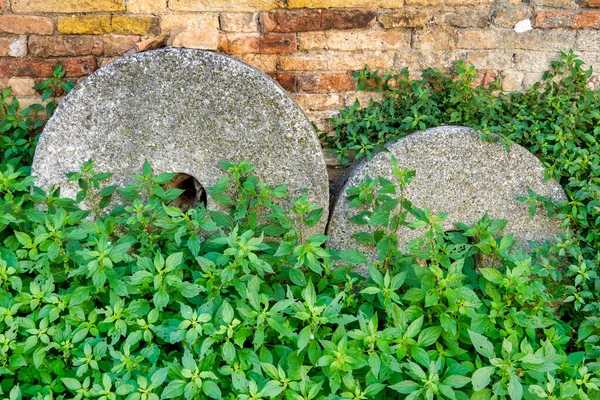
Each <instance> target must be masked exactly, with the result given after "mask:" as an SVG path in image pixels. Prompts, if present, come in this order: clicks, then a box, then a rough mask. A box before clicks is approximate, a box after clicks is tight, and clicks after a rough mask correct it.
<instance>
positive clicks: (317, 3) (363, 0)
mask: <svg viewBox="0 0 600 400" xmlns="http://www.w3.org/2000/svg"><path fill="white" fill-rule="evenodd" d="M438 1H439V0H438ZM403 6H404V0H289V1H288V7H289V8H355V7H368V8H377V7H380V8H402V7H403Z"/></svg>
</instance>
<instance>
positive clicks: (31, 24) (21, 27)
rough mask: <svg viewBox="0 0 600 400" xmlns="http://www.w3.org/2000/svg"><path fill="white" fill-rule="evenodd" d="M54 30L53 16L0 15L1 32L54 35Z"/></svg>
mask: <svg viewBox="0 0 600 400" xmlns="http://www.w3.org/2000/svg"><path fill="white" fill-rule="evenodd" d="M53 32H54V23H53V22H52V18H45V17H31V16H22V15H2V16H0V33H15V34H17V35H25V34H35V35H52V33H53Z"/></svg>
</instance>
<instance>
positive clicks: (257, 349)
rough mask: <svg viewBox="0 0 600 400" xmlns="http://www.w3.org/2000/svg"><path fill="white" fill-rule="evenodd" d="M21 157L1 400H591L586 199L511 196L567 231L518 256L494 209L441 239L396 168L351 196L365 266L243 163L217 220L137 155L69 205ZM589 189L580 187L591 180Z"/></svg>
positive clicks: (0, 345)
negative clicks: (124, 176) (408, 237)
mask: <svg viewBox="0 0 600 400" xmlns="http://www.w3.org/2000/svg"><path fill="white" fill-rule="evenodd" d="M565 62H566V61H565ZM569 62H572V61H569ZM567 64H568V63H567ZM558 67H560V66H557V67H556V68H558ZM563 67H564V66H563ZM561 68H562V67H561ZM469 70H470V69H469ZM469 74H470V72H469ZM59 78H60V79H62V77H59ZM440 79H442V78H440ZM443 79H446V78H443ZM448 79H450V78H448ZM574 80H575V81H576V82H577V83H578V84H579V83H580V79H579V78H577V79H574ZM369 81H371V78H369ZM57 82H58V81H57ZM448 84H450V83H448ZM552 84H554V83H552ZM453 85H454V84H453ZM559 85H560V84H559ZM393 87H395V86H394V85H391V84H390V88H393ZM453 87H454V86H453ZM455 87H456V90H457V92H456V98H457V99H458V100H457V101H456V102H455V103H454V104H455V106H454V107H455V111H453V112H456V113H457V114H456V115H457V116H459V118H462V117H460V116H466V115H471V114H472V113H474V112H475V111H473V110H466V109H464V108H465V107H467V105H468V104H471V101H473V96H475V95H472V93H470V92H468V90H470V89H468V88H469V87H470V84H469V85H467V84H466V83H464V82H463V83H460V84H458V83H457V84H456V85H455ZM576 87H578V88H579V89H577V90H579V91H582V90H583V89H582V88H581V86H576ZM44 90H45V89H44ZM390 90H391V89H390ZM477 90H483V89H477ZM570 90H572V91H571V92H569V93H574V90H575V89H570ZM586 90H587V89H586ZM460 91H465V93H462V92H460ZM460 93H462V94H460ZM540 93H542V92H540ZM586 93H587V92H586ZM490 96H491V95H490ZM540 96H542V95H541V94H540ZM573 96H574V94H573ZM442 97H443V96H442ZM492 100H493V98H492V97H490V101H492ZM444 101H445V100H444ZM493 101H496V100H493ZM565 104H570V107H573V104H571V103H568V102H565ZM589 107H590V108H591V107H592V106H591V105H590V106H589ZM563 111H564V112H565V113H566V110H563ZM357 112H358V111H357ZM371 112H372V114H376V113H377V109H376V107H375V106H373V108H372V111H371ZM589 112H590V113H592V110H591V109H590V110H589ZM13 115H14V114H13ZM10 118H12V117H11V115H10V114H7V116H6V119H7V120H10ZM465 118H466V117H465ZM590 118H592V117H590ZM594 118H595V117H594ZM418 120H419V121H418V122H417V124H416V125H414V127H421V125H420V123H421V121H423V118H420V117H419V119H418ZM426 121H428V120H426ZM3 123H5V122H4V120H2V121H0V124H3ZM403 123H407V124H408V123H410V124H414V119H413V120H412V121H411V120H407V121H406V122H403ZM424 123H429V122H424ZM390 124H391V122H390ZM356 129H359V128H356ZM360 129H362V128H360ZM486 129H487V128H486ZM493 129H495V128H491V127H490V128H489V129H488V130H489V131H490V132H492V131H493ZM6 132H7V133H6V135H8V136H11V135H13V134H14V133H13V131H12V130H7V131H6ZM357 132H358V130H357ZM494 133H495V132H494ZM11 137H12V136H11ZM506 140H507V141H509V140H511V137H507V138H506ZM548 140H550V139H548ZM31 143H32V145H33V144H34V143H35V141H32V142H31ZM381 143H383V141H382V142H381ZM565 143H566V142H565ZM565 146H569V148H572V146H571V145H570V144H565ZM3 149H4V150H5V151H6V149H7V148H3ZM27 154H28V153H27V152H25V153H19V152H18V151H17V152H15V151H11V152H10V153H8V155H5V157H4V158H3V159H2V161H1V162H0V195H1V196H0V394H3V395H5V397H8V398H9V399H11V400H13V399H15V400H18V399H23V398H35V399H40V400H41V399H44V400H45V399H54V398H56V399H69V398H75V399H84V398H85V399H88V398H89V399H96V398H97V399H102V400H104V399H128V400H143V399H148V400H157V399H171V398H177V399H179V398H183V399H238V398H239V399H276V398H279V399H291V400H303V399H305V400H312V399H318V400H325V399H326V400H329V399H332V400H333V399H375V398H402V399H426V400H429V399H458V400H466V399H472V400H480V399H481V400H483V399H486V400H487V399H511V400H520V399H527V400H529V399H532V400H534V399H535V400H537V399H596V398H599V397H600V390H599V388H598V384H600V376H599V372H598V371H599V369H600V364H599V357H600V352H599V351H598V345H597V340H598V337H599V335H598V328H599V327H600V322H599V321H598V317H597V316H596V315H597V312H596V307H597V305H598V302H597V299H596V296H597V295H596V293H597V292H598V291H597V288H598V287H600V286H598V285H599V284H598V278H597V273H596V271H597V268H598V261H597V259H595V258H594V256H593V254H592V252H591V249H593V248H594V246H595V242H594V241H595V240H596V238H595V237H594V236H593V235H591V236H585V235H589V233H588V232H591V231H593V229H595V226H596V225H597V221H596V222H595V224H596V225H592V224H590V220H589V214H590V213H592V212H593V211H589V209H586V210H587V212H588V214H585V218H583V216H584V215H582V212H581V211H580V204H585V205H586V207H590V204H592V205H591V207H595V205H594V203H591V201H592V200H590V198H591V197H593V192H590V193H592V194H590V195H589V196H588V197H586V196H583V195H577V196H578V197H577V196H575V198H576V199H578V200H577V201H576V202H572V203H571V202H570V203H569V206H570V208H569V212H568V213H567V212H566V208H565V206H564V205H561V204H558V205H552V204H551V203H550V202H549V201H548V200H547V199H544V198H541V197H539V196H537V195H536V194H535V193H530V195H529V196H527V197H525V198H524V199H523V201H527V202H528V203H529V204H530V207H531V210H532V212H535V211H537V210H539V209H542V208H547V209H548V212H551V213H554V214H556V215H559V216H562V218H564V219H565V221H567V222H568V224H569V226H570V227H571V230H570V233H569V234H568V235H566V236H565V237H564V238H563V239H562V240H561V241H559V242H558V243H555V244H546V245H544V246H542V247H540V248H537V249H535V250H534V251H533V252H532V253H523V252H518V251H514V250H513V239H512V237H511V236H510V235H509V236H502V229H503V227H504V225H505V222H503V221H492V220H490V219H489V218H488V217H484V218H482V219H481V220H480V221H478V222H477V223H476V224H474V225H473V226H467V225H464V224H458V226H457V230H456V231H453V232H444V231H443V230H442V229H441V225H440V224H441V222H442V221H443V220H444V218H445V214H439V215H432V214H431V212H430V211H429V210H427V209H418V208H416V207H414V206H413V205H412V204H411V203H410V201H409V199H407V198H406V196H405V193H406V187H407V185H410V184H411V180H412V178H413V177H414V172H412V171H408V170H404V169H402V168H401V167H400V166H399V165H398V163H396V162H395V161H394V160H392V170H393V175H394V179H393V180H392V181H390V180H386V179H383V178H381V177H375V178H368V179H367V180H366V181H365V182H363V183H362V184H361V185H359V187H357V188H356V189H353V190H351V191H349V193H347V195H348V196H349V200H350V202H351V205H352V206H353V207H355V208H356V212H357V216H356V217H354V218H353V221H354V222H356V223H360V224H362V225H363V226H365V231H364V232H361V233H359V234H357V235H356V239H357V241H358V242H360V243H362V244H364V245H369V246H375V247H376V249H377V252H378V254H379V259H378V260H376V261H374V262H372V263H369V261H368V260H367V258H366V257H365V256H364V255H362V254H361V253H360V252H359V251H357V250H356V249H346V250H342V251H333V250H330V249H327V247H326V241H327V236H325V235H322V234H313V235H310V234H308V233H307V232H308V229H307V228H310V227H312V226H314V225H316V224H317V223H318V222H319V221H320V219H321V218H322V210H320V209H318V208H317V207H315V206H314V205H312V204H310V202H309V201H308V200H307V195H306V194H303V195H301V196H299V197H298V198H295V199H290V198H289V195H288V193H287V188H286V187H285V186H280V187H270V186H268V185H266V184H265V183H264V182H262V181H261V180H260V179H259V178H258V177H257V176H254V175H253V174H252V172H253V169H254V166H253V165H251V164H250V163H248V162H241V163H238V164H232V163H227V162H223V163H222V165H221V166H222V168H223V170H224V171H225V173H226V175H227V176H226V177H225V178H223V179H221V180H220V181H219V182H218V183H217V184H215V185H214V186H212V187H209V188H207V190H208V193H209V195H210V196H211V198H212V199H213V200H214V201H215V202H216V203H217V204H219V207H220V208H219V211H217V210H212V209H207V208H206V207H205V206H204V205H202V204H200V205H199V206H198V207H196V208H191V209H189V210H186V211H182V210H181V209H180V208H178V207H175V206H173V205H171V202H172V201H173V200H174V199H176V198H177V197H178V196H179V195H181V192H182V191H181V190H180V189H174V188H171V189H165V184H166V183H168V182H169V181H170V180H171V179H172V178H173V177H174V174H169V173H165V174H155V173H154V171H153V169H152V167H151V165H150V163H145V164H144V166H143V168H142V171H140V173H139V174H138V175H136V176H135V177H134V181H133V183H131V184H130V185H128V186H127V187H122V188H117V187H114V186H111V185H108V184H107V182H108V178H110V174H108V173H105V172H99V171H96V169H95V167H94V164H93V162H92V161H89V162H88V163H86V164H85V165H83V166H82V167H81V169H80V171H79V172H75V173H72V174H69V179H71V180H72V181H74V182H77V184H78V185H79V188H80V192H79V193H78V194H77V196H76V199H64V198H61V197H60V190H59V189H58V188H56V189H53V190H51V191H50V192H49V193H44V192H43V191H42V190H41V189H39V188H35V187H34V186H33V179H32V177H30V176H29V170H30V168H29V165H28V164H27V163H28V162H29V160H30V158H28V156H27ZM366 154H367V153H366V152H365V155H366ZM590 154H591V153H590ZM552 160H553V158H552V157H551V156H548V158H547V160H546V161H545V162H548V163H549V162H556V163H560V162H561V161H552ZM560 165H562V164H560ZM592 166H593V163H592V165H591V166H590V168H592V169H593V167H592ZM588 177H589V174H588V175H585V174H584V173H583V172H582V175H580V179H581V180H580V181H578V182H580V184H581V185H583V184H586V183H585V182H588V184H589V185H592V183H593V184H596V183H597V182H595V180H593V179H591V180H588V181H585V180H584V178H585V179H588ZM561 179H562V178H561ZM589 181H591V183H590V182H589ZM566 182H567V184H571V182H575V180H573V181H571V180H568V179H567V180H566ZM563 183H564V180H563ZM567 190H569V189H567ZM569 193H570V192H569ZM115 197H119V200H120V201H119V204H121V205H120V206H117V207H111V202H112V200H113V199H114V198H115ZM570 201H571V200H570ZM573 201H574V200H573ZM573 209H575V210H576V211H575V212H574V211H573ZM567 214H568V215H567ZM581 221H588V222H587V223H588V226H587V227H586V226H584V225H583V222H581ZM415 228H419V229H422V228H424V229H425V231H426V232H425V234H424V235H423V237H422V238H419V239H416V240H415V241H413V242H412V243H411V244H410V245H409V249H408V253H407V254H404V253H403V252H401V251H399V249H398V246H397V234H398V232H399V230H400V229H415ZM586 229H587V230H586ZM482 256H485V257H482ZM482 259H487V260H494V265H495V266H496V267H495V268H491V267H490V266H489V265H487V264H486V263H484V262H482V261H481V260H482ZM356 264H370V265H369V272H370V277H369V278H365V277H362V276H360V275H357V274H355V273H354V272H353V267H355V266H356Z"/></svg>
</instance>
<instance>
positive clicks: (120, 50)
mask: <svg viewBox="0 0 600 400" xmlns="http://www.w3.org/2000/svg"><path fill="white" fill-rule="evenodd" d="M148 40H150V39H148ZM139 41H140V37H139V36H133V35H108V36H103V37H102V46H103V51H102V54H104V55H105V56H119V55H123V54H125V53H126V52H127V51H129V50H131V49H133V48H136V49H137V47H136V46H137V44H138V42H139Z"/></svg>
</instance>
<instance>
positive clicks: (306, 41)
mask: <svg viewBox="0 0 600 400" xmlns="http://www.w3.org/2000/svg"><path fill="white" fill-rule="evenodd" d="M298 38H299V48H300V50H320V49H329V50H341V51H352V50H402V49H407V48H410V32H408V31H403V30H385V31H374V30H367V31H325V32H304V33H300V34H299V35H298Z"/></svg>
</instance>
